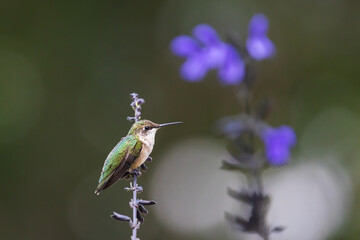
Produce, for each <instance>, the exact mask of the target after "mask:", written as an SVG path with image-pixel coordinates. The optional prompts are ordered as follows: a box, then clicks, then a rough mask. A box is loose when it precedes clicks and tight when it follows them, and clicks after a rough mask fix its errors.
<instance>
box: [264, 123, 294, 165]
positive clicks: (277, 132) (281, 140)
mask: <svg viewBox="0 0 360 240" xmlns="http://www.w3.org/2000/svg"><path fill="white" fill-rule="evenodd" d="M262 139H263V141H264V144H265V152H266V158H267V159H268V161H269V163H270V164H272V165H275V166H280V165H283V164H286V163H287V162H288V160H289V158H290V148H291V147H293V146H294V145H295V144H296V134H295V132H294V130H293V129H292V128H291V127H289V126H280V127H278V128H267V129H265V130H264V131H263V133H262Z"/></svg>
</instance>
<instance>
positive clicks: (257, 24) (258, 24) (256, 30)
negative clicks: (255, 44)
mask: <svg viewBox="0 0 360 240" xmlns="http://www.w3.org/2000/svg"><path fill="white" fill-rule="evenodd" d="M268 28H269V20H268V19H267V17H266V16H265V15H264V14H261V13H257V14H255V15H254V16H253V17H252V18H251V20H250V23H249V35H251V36H263V35H266V33H267V31H268Z"/></svg>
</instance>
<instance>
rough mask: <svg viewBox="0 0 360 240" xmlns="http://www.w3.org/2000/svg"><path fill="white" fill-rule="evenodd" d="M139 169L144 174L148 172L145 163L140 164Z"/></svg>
mask: <svg viewBox="0 0 360 240" xmlns="http://www.w3.org/2000/svg"><path fill="white" fill-rule="evenodd" d="M140 169H141V170H143V171H144V172H146V171H147V170H148V167H147V166H146V165H145V163H143V164H141V166H140Z"/></svg>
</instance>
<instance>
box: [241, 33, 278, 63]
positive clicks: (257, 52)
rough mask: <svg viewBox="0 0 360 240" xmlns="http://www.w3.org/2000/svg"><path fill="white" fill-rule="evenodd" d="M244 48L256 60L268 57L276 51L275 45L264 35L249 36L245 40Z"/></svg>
mask: <svg viewBox="0 0 360 240" xmlns="http://www.w3.org/2000/svg"><path fill="white" fill-rule="evenodd" d="M246 48H247V50H248V52H249V54H250V56H251V57H252V58H253V59H255V60H257V61H261V60H263V59H266V58H270V57H272V56H273V55H275V53H276V48H275V45H274V44H273V42H272V41H271V40H270V39H269V38H267V37H266V36H262V37H249V38H248V39H247V41H246Z"/></svg>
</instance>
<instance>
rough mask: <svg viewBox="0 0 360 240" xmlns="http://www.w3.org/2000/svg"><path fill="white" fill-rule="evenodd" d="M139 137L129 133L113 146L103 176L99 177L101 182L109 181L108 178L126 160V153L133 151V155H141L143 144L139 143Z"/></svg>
mask: <svg viewBox="0 0 360 240" xmlns="http://www.w3.org/2000/svg"><path fill="white" fill-rule="evenodd" d="M139 142H140V141H139V138H138V136H137V135H127V136H126V137H124V138H123V139H121V141H120V142H119V143H118V144H117V145H116V146H115V147H114V148H113V150H112V151H111V152H110V153H109V155H108V156H107V158H106V160H105V163H104V166H103V169H102V172H101V176H100V178H99V184H103V183H105V182H106V181H107V178H108V177H110V176H111V174H112V173H113V172H114V171H115V169H116V168H117V167H119V165H120V163H121V162H122V161H124V159H125V158H126V155H127V154H129V153H131V154H132V155H135V156H139V154H140V151H141V144H139Z"/></svg>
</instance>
